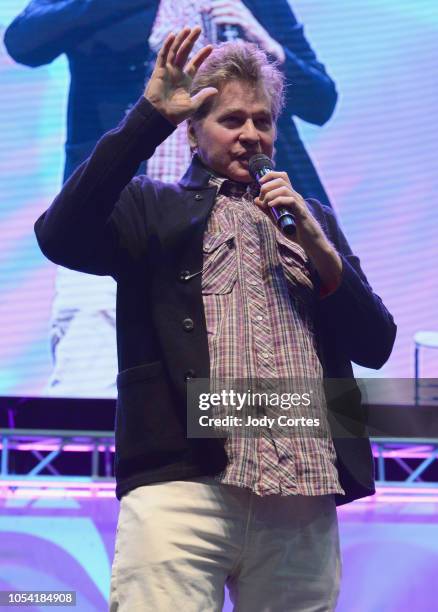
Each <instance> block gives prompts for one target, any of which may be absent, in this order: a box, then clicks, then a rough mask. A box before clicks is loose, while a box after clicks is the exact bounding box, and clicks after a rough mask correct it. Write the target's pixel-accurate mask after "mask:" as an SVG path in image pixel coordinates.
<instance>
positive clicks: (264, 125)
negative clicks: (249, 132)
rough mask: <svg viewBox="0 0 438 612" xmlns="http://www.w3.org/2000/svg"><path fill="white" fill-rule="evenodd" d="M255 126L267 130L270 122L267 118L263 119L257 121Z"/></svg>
mask: <svg viewBox="0 0 438 612" xmlns="http://www.w3.org/2000/svg"><path fill="white" fill-rule="evenodd" d="M257 125H259V126H260V127H262V128H265V129H267V128H270V127H271V125H272V121H271V120H270V119H269V118H268V117H265V118H264V119H258V120H257Z"/></svg>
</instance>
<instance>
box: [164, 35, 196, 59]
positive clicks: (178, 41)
mask: <svg viewBox="0 0 438 612" xmlns="http://www.w3.org/2000/svg"><path fill="white" fill-rule="evenodd" d="M190 32H191V28H188V27H186V28H183V29H182V30H181V32H180V33H179V34H178V35H177V37H176V38H175V40H174V41H173V43H172V45H171V47H170V49H169V53H168V54H167V61H168V63H169V64H172V65H173V64H174V63H175V58H176V54H177V53H178V51H179V48H180V47H181V45H182V43H183V42H184V41H185V39H186V38H187V37H188V36H189V34H190Z"/></svg>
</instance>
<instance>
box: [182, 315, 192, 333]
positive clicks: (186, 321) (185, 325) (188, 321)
mask: <svg viewBox="0 0 438 612" xmlns="http://www.w3.org/2000/svg"><path fill="white" fill-rule="evenodd" d="M182 324H183V328H184V331H186V332H190V331H192V329H193V328H194V327H195V324H194V323H193V319H189V318H187V319H184V321H183V322H182Z"/></svg>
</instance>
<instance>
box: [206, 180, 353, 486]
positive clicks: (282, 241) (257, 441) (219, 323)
mask: <svg viewBox="0 0 438 612" xmlns="http://www.w3.org/2000/svg"><path fill="white" fill-rule="evenodd" d="M210 184H213V185H216V186H217V187H218V195H217V197H216V202H215V205H214V208H213V211H212V214H211V215H210V218H209V221H208V225H207V228H206V232H205V235H204V244H203V247H204V265H203V273H202V291H203V301H204V308H205V318H206V323H207V332H208V343H209V353H210V378H211V380H213V381H215V380H216V381H219V380H225V379H246V380H251V379H252V380H255V379H256V380H259V381H260V380H272V379H282V380H287V381H291V383H292V381H293V380H294V379H300V380H308V381H315V380H318V381H321V380H322V376H323V374H322V367H321V363H320V361H319V359H318V356H317V351H316V339H315V335H314V332H313V311H314V305H315V300H316V299H318V298H317V297H316V295H315V291H314V288H313V284H312V281H311V278H310V273H309V268H308V260H307V257H306V254H305V252H304V251H303V249H302V248H301V247H300V246H299V245H297V244H296V243H294V242H292V241H291V240H289V239H287V238H285V237H284V236H283V235H282V234H281V232H279V231H278V230H277V229H276V228H275V226H274V224H273V223H272V221H271V220H270V219H268V217H267V216H266V215H265V214H264V213H263V212H261V211H260V210H258V209H257V207H256V206H255V205H254V204H253V201H252V200H253V198H254V195H255V193H256V190H255V186H249V187H247V186H246V185H243V184H239V183H234V182H232V181H229V180H227V179H223V178H218V177H214V176H212V178H211V180H210ZM323 404H324V405H321V406H320V407H319V408H318V409H319V410H320V411H321V412H320V416H321V418H323V417H324V410H325V402H323ZM301 413H303V411H301ZM312 416H314V413H313V414H312ZM300 431H302V433H300ZM225 448H226V451H227V455H228V458H229V464H228V466H227V468H226V469H225V470H224V471H223V472H222V473H221V474H219V475H217V476H216V478H217V479H218V480H220V481H221V482H222V483H227V484H231V485H237V486H240V487H249V488H250V489H252V490H253V491H254V492H255V493H256V494H258V495H272V494H281V495H326V494H331V493H343V492H344V491H343V489H342V488H341V486H340V484H339V480H338V474H337V469H336V467H335V451H334V448H333V443H332V440H331V437H330V435H329V434H327V435H325V436H324V435H322V436H321V435H318V436H316V435H309V434H307V435H306V434H305V433H304V430H300V429H299V428H297V430H296V432H295V431H294V433H293V435H290V436H284V435H283V436H279V437H275V436H273V435H272V432H271V433H270V432H269V431H268V430H267V429H266V430H265V431H263V435H258V436H246V437H242V436H233V435H230V436H229V437H228V438H227V440H226V444H225Z"/></svg>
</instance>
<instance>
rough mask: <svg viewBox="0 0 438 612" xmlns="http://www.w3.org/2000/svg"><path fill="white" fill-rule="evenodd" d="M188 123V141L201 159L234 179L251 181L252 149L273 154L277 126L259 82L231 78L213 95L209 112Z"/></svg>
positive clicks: (223, 174)
mask: <svg viewBox="0 0 438 612" xmlns="http://www.w3.org/2000/svg"><path fill="white" fill-rule="evenodd" d="M188 125H189V140H190V144H191V145H192V146H196V147H197V151H198V154H199V156H200V158H201V160H202V161H203V162H204V163H205V164H206V165H207V166H208V167H209V168H211V169H212V170H214V171H215V172H216V173H217V174H219V175H221V176H226V177H228V178H230V179H232V180H234V181H239V182H241V183H250V182H252V181H253V178H252V177H251V175H250V173H249V170H248V160H249V158H250V157H251V156H252V155H254V154H255V153H264V154H265V155H267V156H268V157H272V152H273V148H274V140H275V135H276V130H275V124H274V121H273V118H272V114H271V104H270V101H269V99H268V97H267V95H266V93H265V91H264V89H263V88H262V87H261V86H258V87H255V86H254V85H251V84H250V83H246V82H245V81H238V80H234V81H230V82H229V83H227V84H226V85H224V86H223V87H222V88H221V89H220V91H219V93H218V94H217V95H216V97H215V99H214V102H213V105H212V108H211V110H210V112H209V113H208V115H207V116H206V117H204V118H203V119H201V120H200V121H198V122H196V123H192V122H191V121H190V120H189V122H188Z"/></svg>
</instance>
